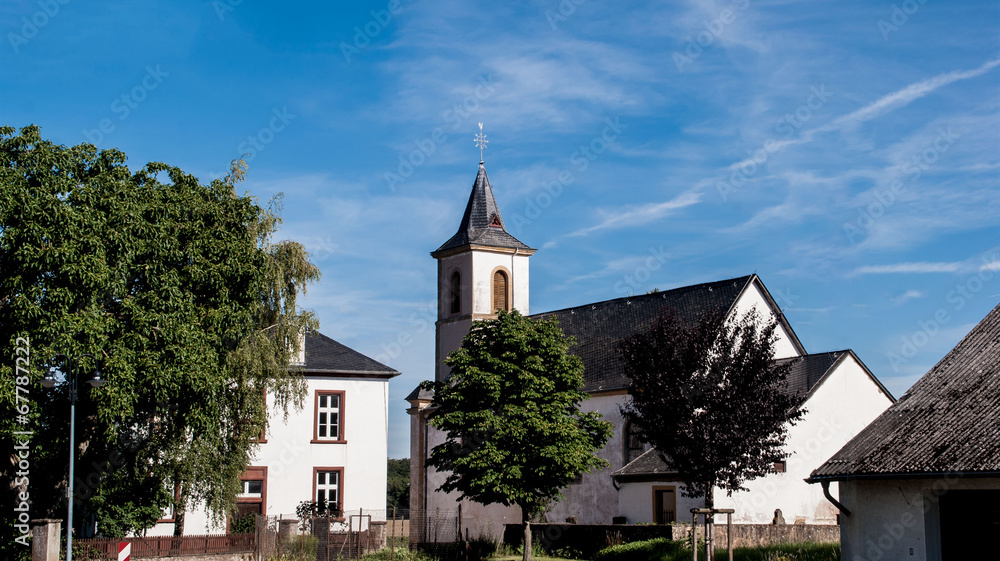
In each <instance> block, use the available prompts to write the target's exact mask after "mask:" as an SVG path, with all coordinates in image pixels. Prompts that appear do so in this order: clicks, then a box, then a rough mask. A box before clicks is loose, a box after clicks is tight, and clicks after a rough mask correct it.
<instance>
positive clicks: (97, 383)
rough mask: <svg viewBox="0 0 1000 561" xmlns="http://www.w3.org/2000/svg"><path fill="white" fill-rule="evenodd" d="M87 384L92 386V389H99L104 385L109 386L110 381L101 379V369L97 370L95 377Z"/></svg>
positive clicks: (95, 370)
mask: <svg viewBox="0 0 1000 561" xmlns="http://www.w3.org/2000/svg"><path fill="white" fill-rule="evenodd" d="M87 383H88V384H90V386H91V387H94V388H99V387H101V386H103V385H104V384H107V383H108V381H107V380H105V379H104V378H102V377H101V369H100V368H95V369H94V376H93V377H92V378H91V379H90V380H87Z"/></svg>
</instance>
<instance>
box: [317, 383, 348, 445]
mask: <svg viewBox="0 0 1000 561" xmlns="http://www.w3.org/2000/svg"><path fill="white" fill-rule="evenodd" d="M315 401H316V405H315V407H316V412H315V417H314V421H313V440H312V441H313V443H324V442H325V443H330V442H333V443H343V442H344V392H336V391H317V392H316V400H315Z"/></svg>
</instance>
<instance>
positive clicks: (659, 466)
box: [611, 448, 677, 481]
mask: <svg viewBox="0 0 1000 561" xmlns="http://www.w3.org/2000/svg"><path fill="white" fill-rule="evenodd" d="M668 459H669V457H668ZM676 475H677V470H675V469H673V468H672V467H670V464H668V463H667V460H666V459H664V457H663V455H662V454H660V453H659V452H658V451H657V450H656V448H650V449H649V450H646V451H645V452H643V453H642V455H641V456H639V457H638V458H636V459H634V460H632V461H631V462H629V463H628V464H626V465H625V466H623V467H622V468H621V469H620V470H618V471H616V472H614V473H612V474H611V477H613V478H615V480H616V481H637V480H649V479H651V478H663V477H665V476H676Z"/></svg>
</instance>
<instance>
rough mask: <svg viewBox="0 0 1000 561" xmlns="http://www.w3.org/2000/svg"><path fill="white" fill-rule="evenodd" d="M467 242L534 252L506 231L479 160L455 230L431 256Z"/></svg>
mask: <svg viewBox="0 0 1000 561" xmlns="http://www.w3.org/2000/svg"><path fill="white" fill-rule="evenodd" d="M469 245H479V246H487V247H497V248H504V249H517V250H524V251H530V252H532V253H533V252H534V251H535V250H534V249H532V248H530V247H528V246H527V245H525V244H523V243H521V242H520V241H519V240H518V239H517V238H515V237H514V236H512V235H510V234H508V233H507V228H506V226H504V223H503V218H502V217H501V216H500V208H499V207H497V201H496V199H495V198H494V197H493V187H491V186H490V180H489V178H488V177H486V168H484V167H483V163H482V162H480V163H479V173H478V174H477V175H476V182H475V183H473V185H472V193H471V194H470V195H469V204H468V205H467V206H466V207H465V214H464V215H463V216H462V223H461V224H460V225H459V226H458V232H456V233H455V235H454V236H452V237H451V239H449V240H448V241H446V242H444V244H443V245H442V246H441V247H439V248H437V250H436V251H434V252H432V253H431V256H433V257H435V258H437V257H442V254H443V253H445V252H447V251H448V250H452V249H458V248H461V247H465V246H469Z"/></svg>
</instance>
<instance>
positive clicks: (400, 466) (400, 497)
mask: <svg viewBox="0 0 1000 561" xmlns="http://www.w3.org/2000/svg"><path fill="white" fill-rule="evenodd" d="M387 468H388V469H387V477H386V480H387V481H386V507H387V508H389V509H390V510H392V509H394V508H395V509H397V510H407V509H409V508H410V459H409V458H401V459H398V460H396V459H393V458H389V460H388V462H387Z"/></svg>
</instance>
